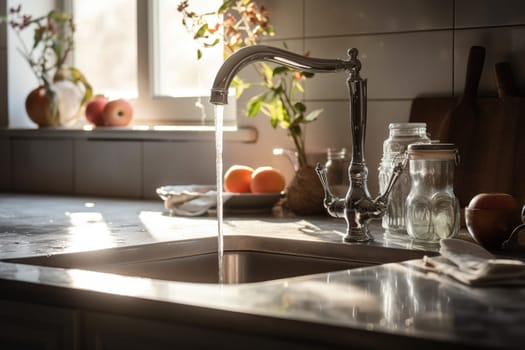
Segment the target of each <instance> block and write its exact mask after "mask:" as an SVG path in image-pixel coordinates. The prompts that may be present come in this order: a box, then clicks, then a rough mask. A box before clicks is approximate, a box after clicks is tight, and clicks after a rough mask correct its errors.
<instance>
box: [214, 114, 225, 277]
mask: <svg viewBox="0 0 525 350" xmlns="http://www.w3.org/2000/svg"><path fill="white" fill-rule="evenodd" d="M223 119H224V106H219V105H216V106H215V175H216V178H217V255H218V257H219V261H218V263H219V283H220V284H222V283H223V281H224V267H223V255H224V238H223V225H222V223H223V196H222V189H223V184H222V172H223V169H222V168H223V166H222V148H223V130H222V129H223Z"/></svg>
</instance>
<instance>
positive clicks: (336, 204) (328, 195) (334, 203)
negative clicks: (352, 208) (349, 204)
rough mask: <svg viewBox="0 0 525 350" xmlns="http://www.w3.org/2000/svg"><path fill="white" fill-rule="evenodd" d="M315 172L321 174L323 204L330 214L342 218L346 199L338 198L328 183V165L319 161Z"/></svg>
mask: <svg viewBox="0 0 525 350" xmlns="http://www.w3.org/2000/svg"><path fill="white" fill-rule="evenodd" d="M315 172H316V173H317V176H319V180H320V181H321V185H322V186H323V191H324V201H323V205H324V207H325V208H326V210H327V211H328V214H330V216H333V217H336V218H340V217H344V216H343V215H344V211H345V200H344V199H343V198H337V197H336V196H334V195H333V194H332V191H330V185H329V184H328V176H327V175H326V167H325V166H323V165H321V164H320V163H319V162H318V163H317V165H316V166H315Z"/></svg>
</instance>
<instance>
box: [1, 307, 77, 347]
mask: <svg viewBox="0 0 525 350" xmlns="http://www.w3.org/2000/svg"><path fill="white" fill-rule="evenodd" d="M77 324H78V322H77V317H76V312H75V311H72V310H67V309H59V308H53V307H49V306H41V305H33V304H25V303H18V302H10V301H0V349H23V350H26V349H27V350H29V349H31V350H33V349H45V350H55V349H64V350H65V349H68V350H69V349H78V346H77V341H76V333H77Z"/></svg>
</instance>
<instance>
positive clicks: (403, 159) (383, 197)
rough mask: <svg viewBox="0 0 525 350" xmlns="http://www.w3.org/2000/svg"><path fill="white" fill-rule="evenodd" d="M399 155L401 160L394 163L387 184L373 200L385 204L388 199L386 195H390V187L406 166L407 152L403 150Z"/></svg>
mask: <svg viewBox="0 0 525 350" xmlns="http://www.w3.org/2000/svg"><path fill="white" fill-rule="evenodd" d="M400 157H401V160H400V161H398V162H397V163H396V164H395V165H394V168H393V170H392V176H391V177H390V180H389V181H388V185H387V186H386V189H385V192H384V193H382V194H380V195H379V197H377V199H376V200H375V202H376V203H378V202H382V203H383V204H385V205H386V203H387V201H388V197H389V195H390V192H391V191H392V188H393V187H394V185H395V184H396V182H397V179H398V178H399V176H400V175H401V173H402V172H403V170H405V168H406V166H407V164H408V154H407V152H406V151H405V152H404V153H403V154H401V155H400ZM396 158H397V157H396ZM394 161H395V159H394Z"/></svg>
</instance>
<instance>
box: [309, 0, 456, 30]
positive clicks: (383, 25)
mask: <svg viewBox="0 0 525 350" xmlns="http://www.w3.org/2000/svg"><path fill="white" fill-rule="evenodd" d="M452 18H453V17H452V0H446V1H443V0H425V1H420V0H389V1H384V0H331V1H329V2H327V1H324V0H306V2H305V24H306V26H305V34H306V37H316V36H331V35H348V34H363V33H391V32H403V31H414V30H428V29H449V28H451V27H452Z"/></svg>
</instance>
